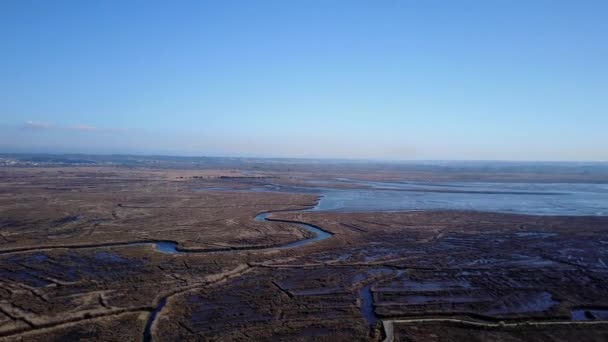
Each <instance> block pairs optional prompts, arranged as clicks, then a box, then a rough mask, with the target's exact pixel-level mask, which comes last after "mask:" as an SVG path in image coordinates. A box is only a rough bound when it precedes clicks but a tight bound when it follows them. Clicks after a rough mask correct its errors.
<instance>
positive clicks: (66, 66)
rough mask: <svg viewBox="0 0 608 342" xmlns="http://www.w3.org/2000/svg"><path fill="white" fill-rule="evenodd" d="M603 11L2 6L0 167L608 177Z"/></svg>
mask: <svg viewBox="0 0 608 342" xmlns="http://www.w3.org/2000/svg"><path fill="white" fill-rule="evenodd" d="M606 37H608V2H606V1H585V0H582V1H558V0H554V1H549V0H547V1H543V0H525V1H524V0H522V1H506V0H504V1H500V0H496V1H485V0H484V1H482V0H479V1H466V0H463V1H432V0H429V1H413V0H412V1H407V0H401V1H356V0H350V1H339V0H333V1H163V2H160V1H111V0H108V1H59V0H57V1H27V0H18V1H17V0H15V1H13V0H6V1H1V2H0V42H2V45H1V48H0V49H1V51H2V53H1V54H0V151H4V152H12V151H19V152H29V151H43V152H83V153H146V154H151V153H161V154H177V155H211V156H222V155H227V156H269V157H339V158H373V159H477V160H479V159H493V160H497V159H505V160H608V139H607V138H606V136H608V133H606V132H608V39H607V38H606Z"/></svg>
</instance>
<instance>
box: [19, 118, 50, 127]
mask: <svg viewBox="0 0 608 342" xmlns="http://www.w3.org/2000/svg"><path fill="white" fill-rule="evenodd" d="M23 127H24V128H31V129H44V128H52V127H53V125H52V124H51V123H48V122H44V121H35V120H28V121H26V122H25V124H23Z"/></svg>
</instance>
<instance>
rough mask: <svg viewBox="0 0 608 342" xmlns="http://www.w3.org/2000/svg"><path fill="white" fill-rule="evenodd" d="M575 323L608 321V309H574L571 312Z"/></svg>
mask: <svg viewBox="0 0 608 342" xmlns="http://www.w3.org/2000/svg"><path fill="white" fill-rule="evenodd" d="M571 316H572V320H573V321H593V320H608V309H591V308H589V309H586V308H578V309H573V310H572V312H571Z"/></svg>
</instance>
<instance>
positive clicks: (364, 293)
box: [359, 285, 376, 326]
mask: <svg viewBox="0 0 608 342" xmlns="http://www.w3.org/2000/svg"><path fill="white" fill-rule="evenodd" d="M359 298H360V300H361V303H360V304H361V314H362V315H363V317H364V318H365V320H366V321H367V324H369V325H370V326H373V325H375V324H376V313H375V312H374V295H373V294H372V286H371V285H367V286H364V287H362V288H361V289H360V290H359Z"/></svg>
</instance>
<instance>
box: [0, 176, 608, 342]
mask: <svg viewBox="0 0 608 342" xmlns="http://www.w3.org/2000/svg"><path fill="white" fill-rule="evenodd" d="M376 171H377V170H376ZM362 174H366V175H367V179H366V182H368V183H367V184H365V183H362V182H359V181H352V180H353V179H361V178H360V177H361V175H362ZM0 176H1V178H0V340H2V341H21V340H23V341H28V340H46V341H64V340H125V341H152V340H153V341H173V340H192V341H194V340H243V339H251V340H271V339H272V340H289V341H292V340H328V341H329V340H332V341H335V340H338V341H353V340H361V341H367V340H370V341H381V340H420V341H428V340H462V341H469V340H488V339H492V340H513V339H518V338H519V339H533V340H547V341H549V340H551V341H554V340H572V338H573V337H574V336H584V337H585V339H586V340H605V338H606V336H607V334H608V328H607V327H608V322H607V321H605V320H606V319H607V316H606V315H607V313H608V289H607V288H606V286H605V284H606V283H607V282H608V265H607V263H608V217H606V216H604V215H586V214H585V212H581V211H580V210H577V211H575V210H574V209H572V212H573V213H574V214H573V215H555V213H554V212H553V211H551V210H558V209H552V208H553V207H551V206H546V205H544V203H545V202H546V203H549V204H552V205H554V207H555V208H558V207H560V208H562V209H563V207H564V205H567V204H568V203H569V202H568V200H569V198H570V197H568V196H567V195H564V196H565V197H561V198H560V197H558V195H555V196H556V197H555V201H552V200H551V198H549V199H546V197H551V196H553V195H552V194H555V193H556V191H557V192H560V191H561V192H564V191H565V190H563V187H560V186H557V187H555V189H558V190H555V189H553V188H547V189H546V188H544V187H543V186H541V185H539V186H536V187H532V188H534V189H533V190H529V188H530V186H522V187H521V189H517V188H516V189H511V186H507V188H509V189H507V190H504V189H502V188H500V189H497V190H496V189H495V190H492V191H488V190H475V192H474V193H473V194H471V191H465V194H462V193H461V192H462V191H460V192H459V193H457V194H456V195H454V192H453V191H452V192H449V194H450V195H449V196H476V197H475V198H476V199H479V200H480V201H483V200H484V198H485V199H486V200H488V201H489V200H494V201H500V200H502V201H503V202H500V203H501V206H500V208H506V209H509V210H513V211H514V212H515V213H508V212H505V211H506V210H505V211H502V212H496V211H494V212H487V211H478V210H445V209H443V210H442V209H439V208H433V209H432V210H407V209H408V208H409V207H407V206H405V205H409V203H410V202H403V203H405V204H404V205H403V206H402V207H400V209H399V210H394V208H388V209H387V210H384V211H383V210H379V209H381V207H380V206H378V207H374V208H373V209H374V210H369V209H368V210H363V209H365V208H361V209H362V210H359V209H358V207H357V206H360V205H361V203H368V202H363V201H362V200H361V198H363V197H362V196H363V195H361V194H366V195H365V196H367V195H368V194H369V193H372V194H373V193H375V192H379V194H381V196H384V195H386V193H387V192H389V195H390V196H389V197H388V198H389V199H390V198H392V197H391V196H397V195H396V194H398V196H399V198H407V199H409V198H412V197H416V196H421V194H424V196H427V194H426V193H427V191H426V190H431V191H429V193H431V195H429V196H435V195H434V194H436V193H437V191H436V190H437V189H436V188H437V184H436V182H466V181H467V180H466V177H467V176H468V175H467V174H455V175H452V176H453V177H452V178H449V179H448V177H447V176H445V175H444V174H442V173H438V174H437V175H436V177H435V176H433V175H432V174H424V176H421V174H420V173H407V172H405V173H404V172H396V171H393V170H389V171H388V172H387V171H382V172H381V171H377V172H375V173H374V172H370V170H359V169H357V168H349V169H340V170H333V169H330V170H327V169H325V168H323V167H318V168H317V169H315V168H314V167H312V166H305V167H300V168H298V167H293V166H292V167H291V169H290V170H283V169H281V168H280V167H278V166H275V165H273V166H271V167H268V168H266V169H256V171H249V170H245V169H242V168H239V167H230V168H207V169H179V168H152V167H150V168H133V167H130V168H128V167H99V166H79V167H6V168H1V169H0ZM338 176H340V177H338ZM358 177H359V178H358ZM397 177H399V179H400V180H406V181H407V180H411V182H416V184H413V185H412V184H408V185H407V189H406V190H407V191H402V190H403V189H402V188H400V187H401V186H402V185H399V184H398V185H397V186H395V181H396V179H397ZM408 177H409V178H408ZM493 177H495V178H499V179H485V181H487V182H489V183H492V182H505V181H509V182H513V180H514V179H515V180H520V181H521V180H522V179H523V180H525V181H526V182H537V181H538V179H539V176H538V175H536V174H531V175H508V174H501V175H499V176H493ZM526 177H527V178H526ZM558 179H560V178H559V177H558V176H556V175H551V176H550V177H549V181H548V183H550V184H553V183H555V182H556V180H558ZM577 180H578V181H579V182H580V179H578V178H577V176H571V177H569V178H565V181H567V182H573V181H577ZM369 181H372V182H374V183H371V184H370V183H369ZM599 181H600V180H599V179H598V180H597V182H596V183H597V184H600V185H597V184H596V183H594V184H596V185H597V186H596V185H593V186H592V185H589V187H591V188H589V189H590V190H588V191H589V193H590V195H589V197H586V198H587V199H588V200H589V202H588V203H591V204H589V205H585V206H582V207H580V208H588V207H589V206H592V207H593V212H594V213H602V212H603V210H604V209H605V208H604V207H603V204H602V203H603V200H602V199H603V197H602V196H604V192H603V190H602V189H604V186H603V185H601V183H598V182H599ZM420 182H422V185H420V184H419V183H420ZM378 183H380V184H378ZM391 183H392V185H391ZM515 183H517V182H515ZM540 183H542V182H540ZM564 184H565V183H564ZM568 184H570V183H568ZM449 185H453V184H449ZM412 186H414V187H418V188H414V191H410V190H411V188H412ZM420 186H421V187H422V188H420ZM442 186H443V188H445V184H443V185H442ZM484 186H485V185H484ZM487 186H488V187H490V188H492V184H490V185H487ZM387 187H388V188H387ZM502 187H503V188H504V187H505V186H502ZM559 189H562V190H559ZM577 189H579V188H577ZM584 189H588V188H587V187H586V188H584ZM339 191H352V192H348V193H347V194H348V196H342V195H343V194H344V192H340V193H339V194H338V196H334V195H335V194H336V192H339ZM383 191H385V192H383ZM585 191H587V190H585ZM443 192H444V191H443V190H441V191H439V193H440V194H443ZM579 192H580V191H579ZM353 194H359V195H357V196H353ZM332 196H334V197H332ZM340 196H342V197H340ZM480 196H481V197H480ZM483 196H488V197H483ZM509 196H515V197H509ZM525 196H528V197H525ZM538 196H540V197H538ZM520 197H521V198H524V197H525V198H531V199H532V198H534V199H538V198H542V202H541V201H532V200H530V201H529V202H525V203H521V202H520V201H518V200H512V199H513V198H515V199H518V198H520ZM353 198H354V199H356V200H357V201H358V202H353ZM386 198H387V197H384V199H385V200H386ZM459 198H460V197H459ZM465 198H468V197H465ZM471 198H472V197H471ZM505 198H507V199H511V200H504V199H505ZM365 200H366V201H370V200H369V199H367V198H365ZM431 200H433V199H431ZM323 201H325V202H323ZM332 201H333V202H332ZM349 201H350V202H349ZM371 201H373V198H372V199H371ZM428 201H429V198H428V197H424V201H422V200H421V201H419V202H415V203H429V202H428ZM547 201H548V202H547ZM560 201H561V202H560ZM448 202H450V201H448ZM574 202H576V201H574ZM574 202H573V203H574ZM579 202H580V201H579ZM328 203H329V204H328ZM353 203H354V204H353ZM412 203H414V202H412ZM450 203H452V202H450ZM526 203H528V204H529V203H534V204H535V205H537V206H538V207H542V209H543V210H545V211H546V215H523V214H518V213H517V212H519V210H520V209H521V208H524V209H525V208H529V207H530V206H529V205H528V206H527V207H526ZM539 203H541V204H542V205H541V204H539ZM556 203H557V205H556ZM509 206H513V208H511V207H509ZM353 208H354V209H353ZM510 208H511V209H510ZM569 208H575V207H569ZM577 208H579V207H576V208H575V209H577ZM409 209H416V208H409ZM524 209H521V210H524ZM389 210H390V211H389ZM262 213H265V214H264V215H262V216H260V214H262ZM256 217H257V218H258V219H257V220H256ZM323 233H324V235H323V236H322V238H317V239H315V237H317V236H318V235H319V234H323ZM298 242H299V243H298Z"/></svg>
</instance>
